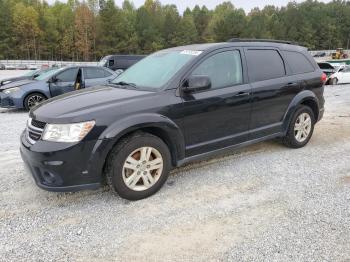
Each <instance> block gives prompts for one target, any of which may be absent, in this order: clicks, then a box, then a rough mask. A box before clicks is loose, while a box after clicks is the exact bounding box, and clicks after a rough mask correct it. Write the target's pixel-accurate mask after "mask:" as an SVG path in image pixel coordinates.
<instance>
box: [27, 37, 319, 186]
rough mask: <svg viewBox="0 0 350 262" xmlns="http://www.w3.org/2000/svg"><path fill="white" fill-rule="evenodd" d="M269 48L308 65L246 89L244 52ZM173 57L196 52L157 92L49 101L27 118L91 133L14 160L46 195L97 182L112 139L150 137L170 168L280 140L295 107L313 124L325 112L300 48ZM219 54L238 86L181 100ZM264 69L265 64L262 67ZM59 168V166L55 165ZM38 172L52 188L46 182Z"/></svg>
mask: <svg viewBox="0 0 350 262" xmlns="http://www.w3.org/2000/svg"><path fill="white" fill-rule="evenodd" d="M248 48H271V49H274V50H277V51H278V52H280V53H281V57H282V58H283V54H282V52H281V51H282V50H293V51H297V52H301V53H303V54H304V55H305V56H306V57H307V58H308V59H309V60H310V63H312V65H313V66H314V71H313V72H310V73H306V74H295V75H293V74H292V73H291V70H290V68H289V66H288V64H287V63H285V69H286V75H285V76H284V77H280V78H277V79H268V80H265V81H259V82H252V81H250V79H251V76H250V72H249V68H248V67H247V62H246V59H245V52H246V50H247V49H248ZM175 49H178V50H202V51H203V52H202V53H201V54H200V55H199V56H198V57H196V58H195V59H194V60H192V61H191V62H190V63H189V64H187V65H186V66H184V67H183V68H182V69H181V70H180V71H179V72H178V73H177V74H176V75H175V76H174V77H173V78H172V79H171V80H170V81H169V82H168V83H167V84H166V86H164V88H163V89H162V90H159V91H157V92H155V91H142V90H136V89H132V88H130V89H126V88H125V89H121V88H115V87H111V86H99V87H95V88H90V89H88V90H81V91H77V92H73V93H71V94H69V95H63V96H59V97H57V98H54V99H50V100H48V101H46V102H44V103H43V104H41V105H40V106H38V107H37V108H36V109H35V110H33V111H31V112H30V116H31V117H32V118H33V119H36V120H39V121H42V122H45V123H73V122H82V121H88V120H95V121H96V126H95V127H94V128H93V130H92V131H91V132H90V133H89V134H88V135H87V136H86V137H85V138H84V139H83V141H81V142H78V143H55V142H47V141H42V140H39V141H37V142H36V143H35V144H31V143H29V142H28V141H27V139H26V135H25V132H24V133H23V134H22V137H21V154H22V157H23V159H24V161H25V162H26V163H27V166H28V167H29V169H30V170H31V173H32V174H33V176H34V178H35V180H36V182H37V184H38V185H39V186H40V187H42V188H44V189H47V190H52V191H74V190H79V189H84V188H85V189H86V188H96V187H98V186H99V185H100V184H101V183H102V182H103V168H104V165H105V160H106V158H107V156H108V154H109V152H110V151H111V149H112V148H113V147H114V145H115V144H116V143H117V142H118V141H119V139H120V138H121V137H123V136H125V135H127V134H129V133H131V132H134V131H136V130H143V131H146V132H150V133H152V134H155V135H157V136H159V137H160V138H162V139H163V140H164V141H165V142H166V144H167V145H168V146H169V148H170V151H171V154H172V163H173V165H174V166H179V165H182V164H184V163H186V162H189V161H193V160H196V159H201V158H203V157H206V156H209V155H211V154H213V153H218V152H222V151H223V150H226V149H232V148H235V147H240V146H243V145H248V144H251V143H255V142H259V141H263V140H266V139H270V138H275V137H282V136H284V135H285V133H286V130H287V127H288V125H289V121H290V119H291V116H292V114H293V112H294V111H295V109H296V107H297V106H298V105H300V104H306V105H309V106H310V107H311V108H312V109H313V111H314V113H315V117H316V120H319V119H321V118H322V115H323V111H324V99H323V87H324V83H323V82H322V80H321V75H322V71H321V70H320V69H319V68H318V66H317V64H316V63H315V61H314V60H313V59H312V57H311V56H310V55H309V54H308V53H307V51H306V49H305V48H303V47H300V46H294V45H289V44H280V43H259V42H235V43H218V44H204V45H193V46H186V47H178V48H175ZM221 50H239V51H240V54H241V57H242V67H243V84H241V85H235V86H232V87H231V86H229V87H226V88H220V89H213V90H210V89H209V90H205V91H200V92H194V93H184V92H183V91H182V88H181V87H182V83H183V82H184V80H185V79H186V78H187V77H188V76H189V75H190V73H191V71H192V70H193V69H194V68H195V67H196V65H198V64H199V63H200V62H201V61H203V60H204V59H205V58H207V57H209V56H211V55H212V54H213V53H215V52H219V51H221ZM268 65H269V62H268V61H266V66H268ZM58 163H60V164H58ZM45 172H47V173H49V174H51V176H53V177H54V178H55V179H54V180H55V182H52V181H51V182H50V179H45Z"/></svg>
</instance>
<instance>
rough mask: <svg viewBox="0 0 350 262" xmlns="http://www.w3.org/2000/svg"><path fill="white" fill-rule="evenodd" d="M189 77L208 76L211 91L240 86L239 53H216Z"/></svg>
mask: <svg viewBox="0 0 350 262" xmlns="http://www.w3.org/2000/svg"><path fill="white" fill-rule="evenodd" d="M191 75H192V76H196V75H205V76H208V77H209V78H210V80H211V89H218V88H224V87H229V86H234V85H238V84H242V83H243V75H242V63H241V56H240V53H239V51H237V50H234V51H225V52H221V53H217V54H215V55H213V56H211V57H209V58H207V59H206V60H204V61H203V62H202V63H201V64H200V65H199V66H198V67H197V68H196V69H195V70H194V71H193V72H192V74H191Z"/></svg>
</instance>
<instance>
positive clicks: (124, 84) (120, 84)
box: [111, 81, 137, 88]
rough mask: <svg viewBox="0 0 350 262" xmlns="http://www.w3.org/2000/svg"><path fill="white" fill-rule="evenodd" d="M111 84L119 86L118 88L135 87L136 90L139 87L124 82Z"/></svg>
mask: <svg viewBox="0 0 350 262" xmlns="http://www.w3.org/2000/svg"><path fill="white" fill-rule="evenodd" d="M111 84H113V85H118V86H131V87H134V88H136V87H137V85H136V84H134V83H128V82H124V81H120V82H117V83H113V82H112V83H111Z"/></svg>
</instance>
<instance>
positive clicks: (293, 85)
mask: <svg viewBox="0 0 350 262" xmlns="http://www.w3.org/2000/svg"><path fill="white" fill-rule="evenodd" d="M295 86H298V83H288V84H287V85H286V87H295Z"/></svg>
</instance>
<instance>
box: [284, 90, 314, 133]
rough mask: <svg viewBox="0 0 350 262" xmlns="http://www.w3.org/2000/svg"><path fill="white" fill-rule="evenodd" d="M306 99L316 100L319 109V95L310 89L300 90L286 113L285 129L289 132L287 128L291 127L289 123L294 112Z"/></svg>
mask: <svg viewBox="0 0 350 262" xmlns="http://www.w3.org/2000/svg"><path fill="white" fill-rule="evenodd" d="M306 100H312V101H314V102H315V104H316V105H317V110H319V108H320V107H319V101H318V98H317V96H316V95H315V94H314V93H313V92H312V91H310V90H303V91H302V92H300V93H299V94H297V95H296V96H295V97H294V98H293V100H292V101H291V102H290V104H289V106H288V108H287V110H286V113H285V115H284V117H283V131H284V132H287V129H288V127H289V123H290V121H291V119H292V117H293V114H294V112H295V110H296V109H297V107H298V106H299V105H300V104H302V103H303V102H305V101H306Z"/></svg>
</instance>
